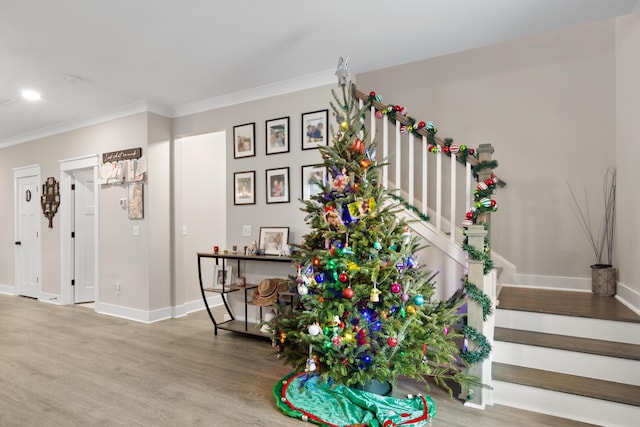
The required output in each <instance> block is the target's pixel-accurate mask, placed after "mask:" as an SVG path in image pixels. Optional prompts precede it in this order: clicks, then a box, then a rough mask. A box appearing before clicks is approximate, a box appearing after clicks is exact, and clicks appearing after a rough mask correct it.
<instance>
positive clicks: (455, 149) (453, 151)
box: [449, 144, 460, 154]
mask: <svg viewBox="0 0 640 427" xmlns="http://www.w3.org/2000/svg"><path fill="white" fill-rule="evenodd" d="M459 150H460V148H459V147H458V144H451V145H450V146H449V151H450V152H451V154H456V153H457V152H458V151H459Z"/></svg>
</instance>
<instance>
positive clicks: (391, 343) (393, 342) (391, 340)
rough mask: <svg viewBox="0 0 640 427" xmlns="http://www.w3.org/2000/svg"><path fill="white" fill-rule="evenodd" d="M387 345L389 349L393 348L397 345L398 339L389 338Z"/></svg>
mask: <svg viewBox="0 0 640 427" xmlns="http://www.w3.org/2000/svg"><path fill="white" fill-rule="evenodd" d="M387 344H389V347H395V346H397V345H398V339H397V338H394V337H389V339H387Z"/></svg>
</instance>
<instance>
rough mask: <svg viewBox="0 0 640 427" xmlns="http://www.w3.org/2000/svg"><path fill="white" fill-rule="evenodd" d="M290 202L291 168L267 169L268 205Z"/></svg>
mask: <svg viewBox="0 0 640 427" xmlns="http://www.w3.org/2000/svg"><path fill="white" fill-rule="evenodd" d="M288 202H289V168H288V167H286V168H278V169H267V203H288Z"/></svg>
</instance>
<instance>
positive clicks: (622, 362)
mask: <svg viewBox="0 0 640 427" xmlns="http://www.w3.org/2000/svg"><path fill="white" fill-rule="evenodd" d="M492 355H493V361H494V362H500V363H506V364H509V365H516V366H524V367H526V368H534V369H542V370H544V371H552V372H560V373H563V374H570V375H578V376H581V377H587V378H595V379H599V380H604V381H613V382H617V383H623V384H631V385H636V386H640V361H637V360H629V359H620V358H615V357H607V356H599V355H595V354H586V353H576V352H572V351H565V350H558V349H553V348H546V347H538V346H531V345H523V344H514V343H509V342H502V341H496V342H494V346H493V352H492Z"/></svg>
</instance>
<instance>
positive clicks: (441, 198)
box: [353, 86, 504, 409]
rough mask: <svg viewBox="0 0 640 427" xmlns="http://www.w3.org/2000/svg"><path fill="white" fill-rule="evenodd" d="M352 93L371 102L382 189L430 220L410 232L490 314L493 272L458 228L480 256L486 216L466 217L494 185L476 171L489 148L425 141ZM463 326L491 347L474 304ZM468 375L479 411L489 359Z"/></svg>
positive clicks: (488, 173) (488, 325)
mask: <svg viewBox="0 0 640 427" xmlns="http://www.w3.org/2000/svg"><path fill="white" fill-rule="evenodd" d="M353 91H354V96H355V98H357V99H358V100H359V103H360V108H361V109H362V108H363V107H364V105H365V103H369V102H371V109H370V111H369V112H368V119H367V118H365V119H363V120H364V126H365V127H366V128H367V132H368V134H369V137H370V138H371V139H372V140H375V141H376V142H377V144H378V145H377V148H378V150H379V149H381V150H382V153H381V154H382V159H383V160H384V161H385V162H387V163H386V165H385V166H384V167H383V168H382V177H381V182H382V185H383V186H384V187H385V188H387V189H388V190H390V191H391V192H392V193H395V194H396V195H397V196H399V197H400V198H401V199H402V200H403V201H405V202H406V204H408V206H409V207H412V208H415V210H419V211H421V212H422V214H426V215H428V216H429V221H428V222H425V221H420V222H419V223H417V224H414V225H413V227H412V228H413V231H414V232H415V233H417V234H418V235H420V236H421V237H423V238H424V239H425V240H427V241H428V242H429V243H430V244H431V245H433V246H434V247H437V248H438V250H439V251H442V253H444V254H446V255H447V256H448V259H449V260H450V261H451V262H453V263H456V264H458V265H459V266H461V269H462V271H463V272H464V274H466V275H467V280H468V281H469V282H470V283H473V284H474V285H476V286H477V287H479V288H480V289H481V290H483V292H484V293H485V295H487V296H488V297H489V298H490V300H491V306H492V309H493V310H494V311H495V304H496V276H497V275H496V274H495V270H491V271H489V272H488V273H487V274H485V273H486V271H485V268H484V263H483V262H482V261H478V260H476V259H471V258H472V257H470V256H467V255H468V254H467V253H466V252H465V251H464V250H463V248H462V244H461V243H462V241H463V238H464V236H463V233H462V227H461V226H460V225H461V224H462V223H463V221H466V226H467V227H466V228H467V236H468V237H469V242H468V245H470V246H471V247H473V248H474V251H477V252H479V253H484V252H485V250H487V249H488V248H485V246H486V245H485V239H484V236H485V235H486V234H487V230H486V229H485V227H484V226H483V225H481V224H482V223H487V224H488V223H489V215H488V213H487V212H483V214H482V216H481V217H479V218H476V217H474V219H475V224H472V223H471V221H469V218H468V216H467V215H468V214H467V213H468V212H470V211H471V210H472V208H474V207H477V205H476V203H478V202H477V201H476V200H474V196H475V194H474V191H475V190H476V189H477V188H482V184H481V183H485V182H486V181H487V180H488V179H494V180H495V181H496V182H499V181H498V178H497V177H496V176H495V174H494V173H493V170H492V169H491V168H490V167H484V168H483V169H479V165H480V166H481V167H482V166H484V165H487V164H491V161H492V153H493V147H492V146H491V145H490V144H482V145H480V146H479V147H478V150H477V151H478V153H477V157H475V156H473V155H469V154H473V153H472V152H471V151H470V150H469V149H468V148H466V147H460V146H457V145H456V144H453V143H452V141H451V140H443V139H441V138H439V137H435V135H431V137H430V134H429V132H428V129H427V127H422V126H419V127H418V129H415V128H413V126H415V125H416V123H415V121H414V120H410V119H409V117H408V116H407V115H403V114H393V115H392V116H393V119H392V118H391V115H389V114H380V113H381V112H388V111H389V108H393V107H394V106H389V105H387V104H384V103H382V102H381V101H379V100H372V98H371V95H369V94H365V93H364V92H362V91H360V90H359V89H357V88H356V87H355V86H354V87H353ZM367 124H368V125H367ZM390 127H391V128H392V129H390ZM416 133H417V134H418V135H415V134H416ZM458 153H466V155H464V156H463V157H462V158H463V159H464V163H461V162H460V161H459V160H458V156H459V154H458ZM378 154H379V153H378ZM447 154H449V156H448V155H447ZM447 157H449V158H447ZM474 169H475V171H474ZM502 185H504V182H502ZM447 199H448V200H447ZM447 201H448V204H447V203H446V202H447ZM485 214H486V215H485ZM403 215H404V217H405V218H406V219H408V220H411V219H414V220H415V219H419V218H418V215H417V214H416V213H415V211H412V210H411V209H406V211H405V212H404V214H403ZM431 218H433V220H432V219H431ZM445 269H447V268H446V267H445ZM460 279H461V278H460V277H448V278H447V277H444V278H443V277H440V280H444V281H446V282H448V283H445V284H444V286H445V287H447V289H448V291H451V288H453V289H454V290H455V289H457V288H458V287H459V286H460ZM451 293H452V292H451ZM467 322H468V325H469V326H472V327H473V328H475V329H476V330H477V331H479V332H480V333H482V334H483V335H484V336H485V337H486V338H487V339H488V341H489V343H490V344H491V345H493V335H494V333H493V329H494V320H493V317H490V318H489V319H486V316H484V315H483V312H482V308H481V307H480V306H479V305H478V304H474V303H470V304H469V305H468V313H467ZM471 345H473V344H471ZM469 371H470V373H472V374H473V375H475V376H477V377H478V378H480V380H481V381H482V384H483V385H484V387H482V386H479V387H472V389H471V391H470V394H469V395H468V396H466V398H467V404H469V405H470V406H474V407H478V408H481V409H483V408H484V406H485V404H493V399H492V396H491V392H490V390H491V358H490V357H489V358H488V359H487V360H485V361H484V362H482V363H477V364H475V365H473V366H472V367H471V368H470V370H469Z"/></svg>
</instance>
